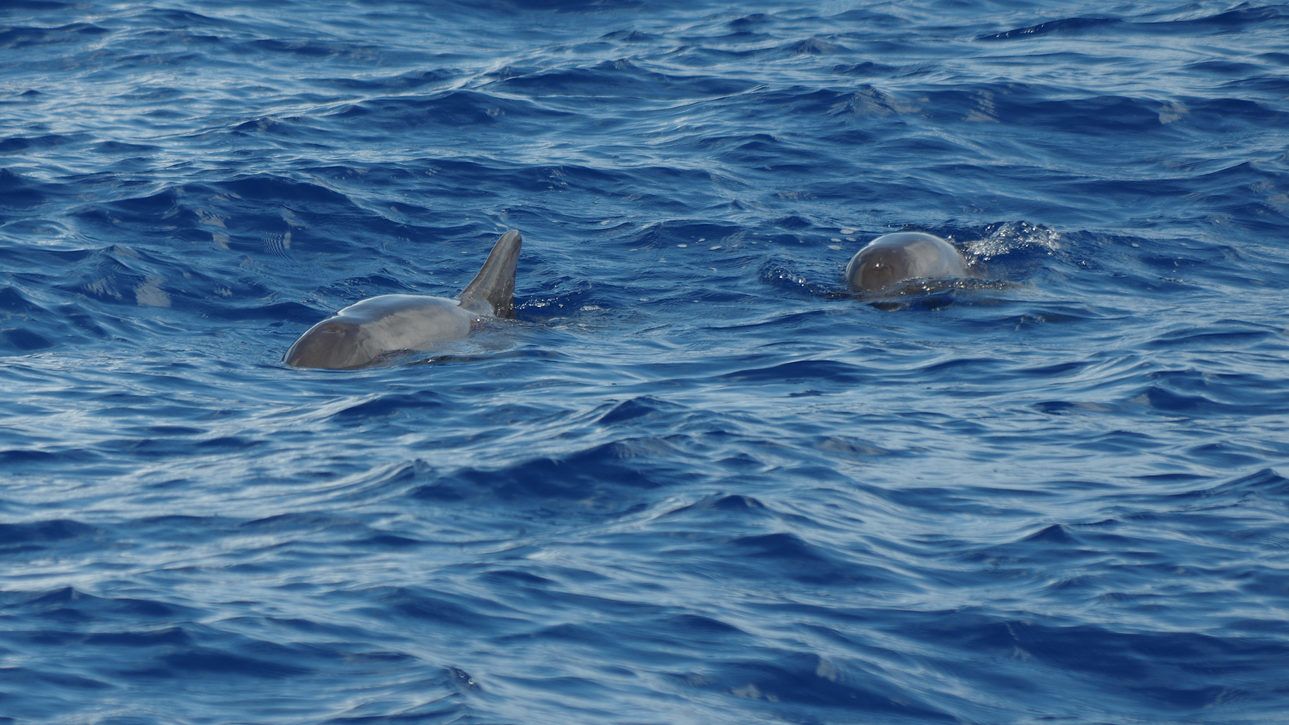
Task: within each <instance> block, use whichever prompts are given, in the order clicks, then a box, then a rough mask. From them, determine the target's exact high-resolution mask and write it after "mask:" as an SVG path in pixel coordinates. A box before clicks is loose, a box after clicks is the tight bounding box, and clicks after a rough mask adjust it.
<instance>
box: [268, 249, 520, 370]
mask: <svg viewBox="0 0 1289 725" xmlns="http://www.w3.org/2000/svg"><path fill="white" fill-rule="evenodd" d="M522 243H523V237H521V236H520V234H519V231H518V230H516V229H511V230H510V231H508V232H506V233H505V234H502V235H501V238H499V239H498V240H497V243H496V244H495V245H493V248H492V253H491V254H489V255H488V259H487V261H485V262H484V263H483V267H482V268H481V269H480V270H479V274H477V275H476V276H475V278H474V281H472V282H470V284H468V285H466V288H465V289H464V290H462V292H461V296H460V297H459V298H458V299H455V300H453V299H448V298H447V297H427V296H424V295H380V296H378V297H371V298H368V299H365V300H362V301H361V302H356V303H354V304H352V305H350V306H348V307H346V308H344V309H343V310H341V311H339V312H337V313H336V314H335V315H333V316H331V317H328V318H327V319H325V320H323V321H322V322H319V323H318V324H316V325H314V326H313V327H310V328H309V329H308V331H306V332H305V333H304V334H303V335H301V336H300V339H298V340H296V341H295V343H294V344H293V345H291V348H290V349H289V350H287V351H286V357H285V358H284V359H283V361H284V362H285V363H286V364H287V365H290V366H291V367H293V368H326V369H330V370H348V369H352V368H361V367H366V366H368V365H372V364H374V363H378V362H381V361H382V360H385V359H388V358H389V357H390V356H392V355H396V354H399V353H404V352H423V351H425V350H429V349H431V348H433V347H434V346H435V345H438V344H439V343H443V342H448V341H451V340H459V339H461V338H463V337H465V336H466V335H469V334H470V332H471V331H472V330H475V329H478V328H479V327H480V326H481V325H482V324H483V322H484V321H485V320H487V319H489V318H493V317H500V318H510V317H514V316H515V263H516V262H517V261H518V260H519V248H520V245H521V244H522Z"/></svg>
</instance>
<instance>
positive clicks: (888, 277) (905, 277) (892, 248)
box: [846, 232, 968, 294]
mask: <svg viewBox="0 0 1289 725" xmlns="http://www.w3.org/2000/svg"><path fill="white" fill-rule="evenodd" d="M967 274H968V271H967V266H966V260H964V259H963V258H962V255H961V254H960V253H959V252H958V250H956V249H954V248H953V245H952V244H949V243H948V242H946V241H945V240H943V239H941V238H940V237H937V236H935V235H933V234H926V233H925V232H897V233H895V234H886V235H883V236H880V237H878V238H877V239H874V240H873V241H871V242H869V243H868V246H866V247H864V248H863V249H861V250H859V252H857V253H856V254H855V256H854V257H852V258H851V260H850V264H848V265H846V285H847V286H848V287H850V290H851V291H852V292H858V293H861V294H881V293H893V292H898V291H899V290H900V286H901V285H902V284H903V283H905V282H910V281H912V280H915V279H932V278H934V279H948V278H954V277H964V276H966V275H967Z"/></svg>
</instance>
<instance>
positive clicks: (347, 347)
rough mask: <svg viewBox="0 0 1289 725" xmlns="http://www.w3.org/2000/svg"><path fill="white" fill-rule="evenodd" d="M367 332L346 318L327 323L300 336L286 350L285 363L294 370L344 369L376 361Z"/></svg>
mask: <svg viewBox="0 0 1289 725" xmlns="http://www.w3.org/2000/svg"><path fill="white" fill-rule="evenodd" d="M365 342H366V333H365V332H364V330H363V329H362V327H361V326H360V325H358V324H357V323H355V322H352V321H349V320H345V319H342V318H337V317H332V318H330V319H326V320H323V321H322V322H319V323H318V324H316V325H314V326H313V327H311V328H309V331H308V332H306V333H304V334H303V335H301V336H300V339H299V340H296V341H295V344H294V345H292V346H291V349H289V350H287V351H286V358H285V360H284V361H285V362H286V364H287V365H290V366H291V367H293V368H327V369H330V370H344V369H348V368H356V367H361V366H363V365H367V364H368V363H370V362H371V361H372V355H371V354H370V353H369V352H368V350H367V345H366V344H365Z"/></svg>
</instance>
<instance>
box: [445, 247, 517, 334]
mask: <svg viewBox="0 0 1289 725" xmlns="http://www.w3.org/2000/svg"><path fill="white" fill-rule="evenodd" d="M523 241H524V238H523V237H522V236H520V234H519V230H518V229H511V230H510V231H508V232H506V233H505V234H502V235H501V238H500V239H498V240H497V243H496V244H494V245H493V247H492V254H489V255H488V259H487V261H485V262H484V263H483V267H482V268H481V269H480V270H479V274H477V275H475V277H474V280H473V281H471V282H470V284H468V285H466V287H465V289H464V290H462V291H461V297H460V301H461V306H462V307H464V308H465V309H467V310H470V311H472V312H478V313H482V314H490V315H494V316H496V317H514V316H515V264H516V263H517V262H518V261H519V248H520V246H521V245H522V244H523Z"/></svg>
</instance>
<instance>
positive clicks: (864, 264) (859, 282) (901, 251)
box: [846, 244, 913, 292]
mask: <svg viewBox="0 0 1289 725" xmlns="http://www.w3.org/2000/svg"><path fill="white" fill-rule="evenodd" d="M910 257H911V254H910V253H909V250H908V249H905V248H903V247H893V246H891V247H887V246H882V247H874V246H873V245H871V244H870V245H869V246H867V247H865V248H863V249H861V250H860V251H859V253H858V254H856V255H855V256H854V257H853V258H852V259H851V260H850V264H848V265H846V284H847V286H849V287H850V289H851V291H853V292H885V291H888V290H890V289H892V288H894V287H895V286H896V285H898V284H899V283H900V282H903V281H905V280H907V279H909V278H910V276H911V274H910V271H911V269H912V267H913V263H912V262H913V260H912V259H911V258H910Z"/></svg>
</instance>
